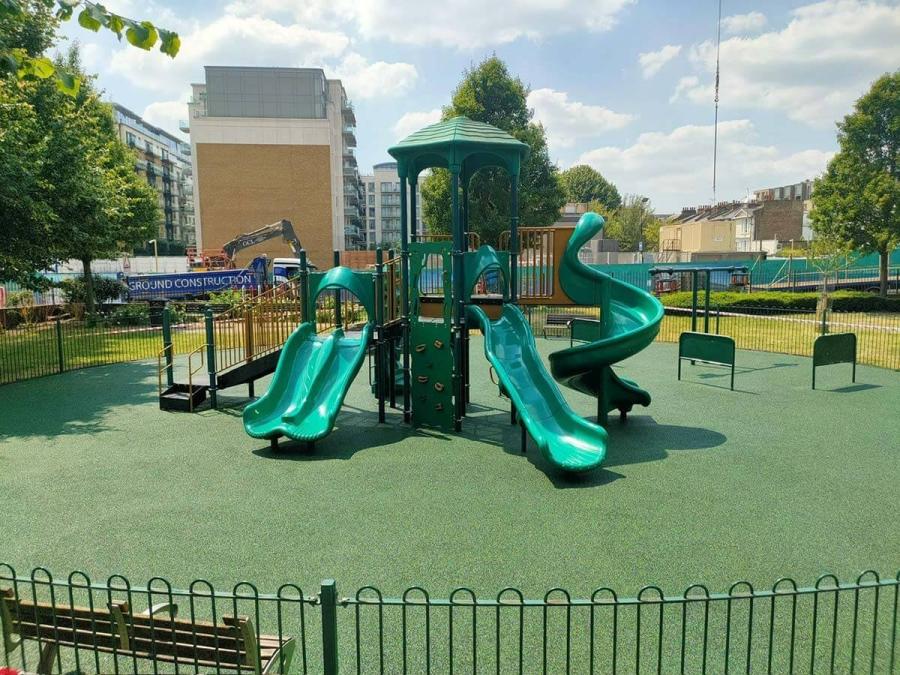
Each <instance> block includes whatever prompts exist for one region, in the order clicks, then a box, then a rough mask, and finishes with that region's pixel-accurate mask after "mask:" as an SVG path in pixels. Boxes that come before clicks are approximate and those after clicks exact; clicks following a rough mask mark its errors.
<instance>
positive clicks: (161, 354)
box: [156, 342, 175, 396]
mask: <svg viewBox="0 0 900 675" xmlns="http://www.w3.org/2000/svg"><path fill="white" fill-rule="evenodd" d="M168 351H171V352H172V355H171V358H172V359H173V360H174V358H175V343H174V342H173V343H172V344H169V345H166V346H165V347H163V348H162V349H160V350H159V351H158V352H157V353H156V385H157V389H158V391H159V395H160V396H162V392H163V386H162V380H163V371H165V370H167V369H168V368H169V362H168V359H166V363H165V365H163V359H164V358H165V356H166V352H168Z"/></svg>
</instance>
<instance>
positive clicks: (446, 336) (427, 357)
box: [409, 242, 453, 431]
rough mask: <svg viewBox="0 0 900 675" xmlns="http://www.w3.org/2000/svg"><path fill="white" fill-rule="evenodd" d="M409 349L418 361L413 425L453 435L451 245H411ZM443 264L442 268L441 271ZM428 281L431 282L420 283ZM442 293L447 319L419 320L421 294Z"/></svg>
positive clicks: (414, 364) (414, 370) (443, 316)
mask: <svg viewBox="0 0 900 675" xmlns="http://www.w3.org/2000/svg"><path fill="white" fill-rule="evenodd" d="M409 254H410V275H409V277H410V289H409V290H410V293H409V297H410V300H411V302H410V307H411V311H410V317H409V343H410V351H411V358H412V373H411V375H412V385H411V389H412V392H411V393H412V401H411V402H412V422H413V424H414V425H415V426H426V427H436V428H438V429H441V430H443V431H453V350H452V349H451V347H450V340H451V335H452V333H451V330H452V324H451V322H450V313H451V285H450V243H449V242H424V243H417V242H416V243H411V244H410V245H409ZM437 260H440V261H441V266H440V267H438V266H436V265H435V262H436V261H437ZM423 275H425V277H424V278H425V281H424V282H423V283H422V284H420V279H422V278H423ZM422 287H425V289H426V290H427V291H428V292H429V294H431V295H436V294H438V293H442V295H443V307H442V310H443V311H442V312H441V318H437V319H429V318H423V317H421V316H420V315H419V302H420V298H419V295H420V288H422Z"/></svg>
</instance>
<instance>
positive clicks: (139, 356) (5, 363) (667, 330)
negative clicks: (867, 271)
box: [0, 296, 900, 384]
mask: <svg viewBox="0 0 900 675" xmlns="http://www.w3.org/2000/svg"><path fill="white" fill-rule="evenodd" d="M662 300H663V302H665V296H663V298H662ZM122 307H129V306H124V305H123V306H122ZM132 307H137V305H134V306H132ZM141 307H143V308H144V309H143V310H141V311H143V312H145V313H146V312H148V310H147V309H146V305H141ZM216 309H222V308H216ZM202 310H203V307H202V306H200V305H196V304H195V305H172V307H171V310H170V311H171V315H172V316H173V325H174V329H173V332H172V338H173V341H174V343H176V348H177V349H176V351H177V353H179V354H188V353H190V352H191V351H193V350H194V349H196V348H197V347H198V346H199V345H202V344H203V343H204V342H205V341H206V338H205V333H204V327H203V315H202ZM523 310H524V311H525V312H526V314H527V316H529V317H530V320H531V326H532V330H533V331H534V334H535V335H537V336H547V337H553V336H561V335H568V329H567V328H566V326H565V323H564V322H563V323H556V324H552V325H551V322H549V321H548V319H549V316H550V315H551V314H564V315H571V316H593V317H597V316H599V312H600V308H598V307H580V306H524V307H523ZM12 311H19V310H0V314H3V313H4V312H12ZM327 311H328V312H330V311H331V310H327ZM325 313H326V312H325V310H323V316H324V314H325ZM120 314H121V315H123V317H124V318H121V319H120V320H119V321H118V322H117V323H113V322H112V321H110V320H105V321H104V320H101V321H99V322H93V323H92V322H89V321H86V320H85V319H84V318H83V315H82V314H81V313H80V312H78V311H77V310H76V311H75V312H57V313H56V314H55V315H48V316H43V315H41V314H39V313H36V314H35V315H34V316H30V317H29V320H27V321H18V320H17V321H15V322H11V324H13V323H14V324H15V326H14V327H13V328H7V329H3V328H0V384H6V383H9V382H15V381H17V380H25V379H29V378H33V377H40V376H43V375H52V374H57V373H61V372H65V371H68V370H74V369H77V368H84V367H87V366H96V365H108V364H113V363H121V362H126V361H138V360H150V359H155V358H157V356H158V354H159V352H160V350H161V349H162V332H161V328H160V327H159V326H154V325H150V324H152V323H158V322H156V321H154V320H153V317H152V316H148V315H147V314H141V313H140V312H138V311H137V310H136V311H135V316H136V317H137V319H136V322H137V323H143V324H145V325H136V326H132V325H128V322H129V320H128V311H127V310H123V311H121V312H120ZM357 314H358V312H357V310H356V309H354V308H353V307H351V306H350V305H348V306H347V308H346V309H345V310H344V312H343V317H344V319H346V320H348V321H349V320H350V319H351V318H353V317H357ZM218 316H225V314H219V315H218ZM35 317H36V318H35ZM696 317H697V318H696V320H692V315H691V310H690V309H683V308H678V307H667V308H666V315H665V318H664V319H663V323H662V326H661V328H660V332H659V337H658V339H659V340H660V341H663V342H675V341H677V340H678V336H679V335H680V334H681V332H683V331H685V330H692V326H695V327H696V329H698V330H704V329H707V330H709V331H710V332H714V333H720V334H723V335H729V336H731V337H733V338H734V339H735V341H736V343H737V347H738V348H739V349H748V350H755V351H768V352H776V353H785V354H794V355H798V356H810V355H811V354H812V344H813V341H814V340H815V338H816V337H817V336H818V335H820V334H822V333H823V332H830V333H842V332H852V333H856V335H857V338H858V348H859V355H858V356H859V363H863V364H867V365H873V366H879V367H882V368H890V369H900V313H873V312H866V313H863V312H835V311H831V310H829V311H827V312H824V313H821V312H820V313H817V312H815V311H814V310H804V309H781V308H765V307H755V306H754V307H750V306H747V307H735V306H731V307H728V309H727V310H720V309H718V308H717V307H714V306H713V307H711V308H710V311H709V313H708V314H706V313H704V310H703V308H702V305H701V307H700V308H699V310H698V313H697V315H696ZM357 318H358V317H357ZM3 320H4V316H0V326H2V325H3V323H2V321H3ZM220 323H221V322H220ZM322 325H323V326H325V325H331V321H330V320H329V321H328V322H326V323H325V324H322ZM241 334H242V333H241Z"/></svg>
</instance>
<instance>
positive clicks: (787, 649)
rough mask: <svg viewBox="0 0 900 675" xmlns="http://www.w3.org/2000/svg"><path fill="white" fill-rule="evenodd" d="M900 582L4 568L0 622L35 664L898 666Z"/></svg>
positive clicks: (7, 650)
mask: <svg viewBox="0 0 900 675" xmlns="http://www.w3.org/2000/svg"><path fill="white" fill-rule="evenodd" d="M898 587H900V574H898V575H897V576H895V577H893V578H888V579H882V578H880V577H879V575H878V574H877V573H876V572H874V571H866V572H863V573H862V574H860V575H859V576H858V577H857V578H856V580H855V581H853V582H850V583H840V582H839V581H838V579H837V578H836V577H835V576H833V575H830V574H828V575H823V576H821V577H819V579H818V580H816V582H815V583H814V584H813V585H812V586H808V587H800V586H798V584H797V583H796V582H795V581H794V580H792V579H784V578H783V579H779V580H778V581H777V582H776V583H775V584H774V585H773V586H771V587H770V588H765V589H760V588H755V587H754V586H753V585H752V584H750V583H749V582H745V581H742V582H737V583H734V584H732V585H731V586H730V587H729V588H728V590H727V591H726V592H724V593H713V592H710V591H709V589H708V587H707V586H705V585H703V584H693V585H691V586H689V587H688V588H687V589H685V591H684V592H683V593H680V594H676V595H667V594H665V593H664V592H663V590H662V589H661V588H660V587H659V586H655V585H651V586H645V587H644V588H642V589H641V590H640V592H639V593H638V594H637V595H636V596H634V597H622V596H620V595H619V594H617V593H616V592H615V591H614V590H613V589H611V588H606V587H603V588H598V589H597V590H595V591H594V592H593V593H592V594H590V595H589V596H587V597H574V596H572V594H570V593H569V592H568V591H566V590H565V589H562V588H553V589H550V590H549V591H547V592H546V593H544V594H543V595H542V596H541V597H538V598H529V597H528V596H527V595H526V594H525V593H524V592H522V591H521V590H519V589H516V588H511V587H510V588H504V589H502V590H501V591H500V592H499V593H497V594H496V595H494V596H493V597H490V598H483V597H479V596H478V595H477V594H476V593H475V592H474V591H473V590H471V589H468V588H458V589H456V590H454V591H453V592H452V593H450V594H449V595H448V596H447V597H443V598H435V597H433V596H432V595H431V594H429V593H428V591H427V590H426V589H424V588H422V587H420V586H415V587H411V588H409V589H407V590H406V591H404V592H403V593H402V594H401V595H399V596H396V597H387V596H385V595H384V594H382V592H381V591H380V590H379V589H378V588H376V587H374V586H366V587H363V588H360V589H359V590H357V591H355V592H353V593H352V594H351V595H349V596H342V595H341V594H340V592H339V587H338V585H337V584H336V583H335V582H334V581H333V580H326V581H323V582H322V583H321V584H320V587H319V591H318V593H316V594H306V593H304V591H303V590H302V588H301V586H299V585H297V584H283V585H281V586H280V587H278V589H277V590H276V592H275V593H271V594H267V593H261V592H259V590H258V589H257V587H256V586H255V585H253V584H251V583H247V582H241V583H238V584H236V585H234V586H233V587H232V588H230V589H227V590H224V589H216V588H214V587H213V585H212V584H211V583H210V582H208V581H205V580H198V581H194V582H193V583H191V584H190V585H189V586H188V588H187V590H178V589H175V588H173V587H172V585H171V584H170V583H169V582H168V581H166V580H165V579H162V578H159V577H156V578H153V579H151V580H150V581H149V582H148V583H147V584H146V586H143V587H137V586H133V585H132V584H131V583H130V582H129V581H128V579H127V578H125V577H124V576H121V575H113V576H111V577H109V578H108V579H107V580H105V581H104V582H102V583H96V582H94V581H92V580H91V579H90V577H89V576H88V575H87V574H85V573H83V572H73V573H72V574H70V575H69V576H68V577H66V578H65V579H64V580H63V579H54V578H53V577H52V575H51V574H50V572H48V571H47V570H46V569H43V568H37V569H35V570H33V571H32V572H31V573H30V574H27V575H21V576H20V575H17V573H16V571H15V570H14V569H13V568H12V567H11V566H9V565H5V564H0V610H2V611H0V618H2V621H3V637H4V649H3V652H4V658H3V663H4V664H5V665H6V666H7V667H10V668H14V669H21V670H26V671H27V670H31V671H33V670H35V669H39V666H40V665H41V664H43V669H44V670H46V672H72V671H75V672H116V673H119V672H134V673H144V672H196V671H197V670H201V671H203V672H240V671H249V672H261V671H263V670H265V667H266V665H267V664H268V665H269V666H270V667H271V670H270V672H282V671H288V672H294V673H308V672H313V673H320V672H324V673H337V672H357V673H364V672H365V673H368V672H378V673H395V672H396V673H399V672H403V673H408V672H414V673H420V672H436V673H445V672H479V673H480V672H495V673H507V672H509V673H525V672H528V673H533V672H542V673H561V672H566V673H571V672H576V673H582V672H584V673H616V672H621V673H641V672H656V673H670V672H680V673H686V672H691V673H695V672H697V673H700V672H702V673H706V672H711V673H728V672H747V673H749V672H769V673H772V672H778V673H781V672H809V673H819V672H831V673H835V672H840V673H853V672H868V673H888V672H894V671H895V668H896V667H897V665H898V662H897V632H898ZM176 607H177V609H175V608H176ZM150 608H154V609H155V611H154V612H152V613H150V614H147V613H146V610H148V609H150ZM113 610H115V611H114V612H113V616H114V617H117V618H115V619H111V618H110V616H111V614H110V612H111V611H113ZM161 610H164V611H161ZM116 612H118V613H116ZM238 626H240V627H242V628H243V629H244V631H245V632H244V633H243V634H241V633H240V632H239V630H238V628H237V627H238ZM248 627H249V628H248ZM248 630H249V632H247V631H248ZM110 637H113V638H114V639H113V640H111V641H110V640H109V638H110ZM50 645H56V646H57V647H58V648H57V649H55V650H48V649H47V647H48V646H50ZM278 645H290V649H288V650H285V651H283V652H281V653H278V652H277V651H275V646H278ZM48 652H49V653H50V656H51V658H46V654H47V653H48ZM42 654H44V655H45V658H44V660H43V662H42V661H41V656H42ZM173 655H177V658H176V657H175V656H173Z"/></svg>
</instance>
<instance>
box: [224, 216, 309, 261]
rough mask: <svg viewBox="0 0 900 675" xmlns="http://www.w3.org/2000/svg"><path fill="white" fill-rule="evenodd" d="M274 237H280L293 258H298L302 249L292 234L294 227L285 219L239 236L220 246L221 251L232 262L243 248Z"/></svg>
mask: <svg viewBox="0 0 900 675" xmlns="http://www.w3.org/2000/svg"><path fill="white" fill-rule="evenodd" d="M276 237H281V238H282V239H283V240H284V241H286V242H287V243H288V244H289V245H290V247H291V250H292V251H293V252H294V256H296V257H298V258H299V257H300V249H301V248H302V247H301V246H300V240H299V239H298V238H297V234H296V233H295V232H294V226H293V224H292V223H291V221H289V220H285V219H283V220H280V221H278V222H277V223H272V224H271V225H266V226H264V227H260V228H259V229H257V230H253V232H247V233H246V234H239V235H238V236H236V237H235V238H234V239H232V240H231V241H228V242H225V243H224V244H222V250H223V251H225V255H227V256H228V259H229V260H234V256H235V255H237V254H238V252H240V251H243V250H244V249H245V248H249V247H251V246H256V245H257V244H261V243H262V242H264V241H268V240H269V239H275V238H276Z"/></svg>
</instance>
